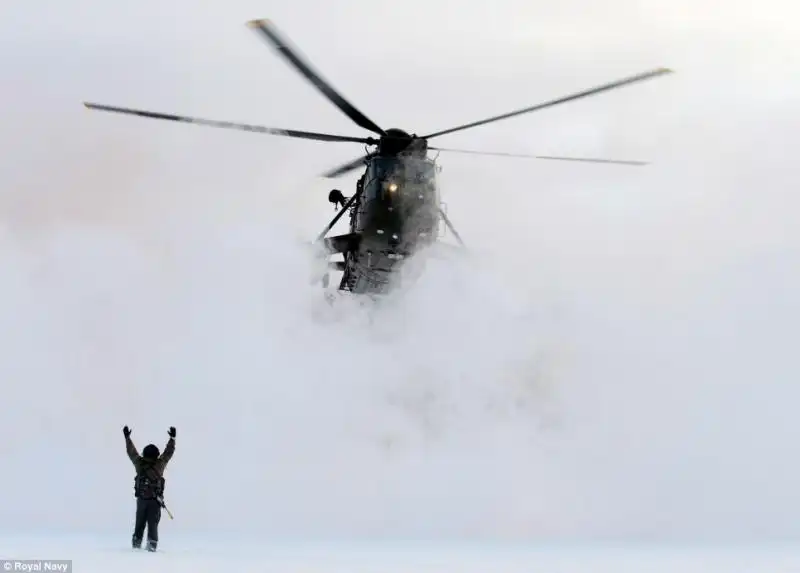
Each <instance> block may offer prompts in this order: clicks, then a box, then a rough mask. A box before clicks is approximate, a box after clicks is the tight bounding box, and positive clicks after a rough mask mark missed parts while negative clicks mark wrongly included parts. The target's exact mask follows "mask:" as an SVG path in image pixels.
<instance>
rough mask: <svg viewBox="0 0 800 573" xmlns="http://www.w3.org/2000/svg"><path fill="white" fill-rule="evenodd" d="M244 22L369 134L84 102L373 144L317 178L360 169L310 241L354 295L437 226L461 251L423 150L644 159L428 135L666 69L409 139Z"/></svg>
mask: <svg viewBox="0 0 800 573" xmlns="http://www.w3.org/2000/svg"><path fill="white" fill-rule="evenodd" d="M248 24H249V25H250V26H251V27H252V28H254V29H255V30H256V31H257V32H259V33H260V34H261V35H262V36H263V37H264V38H265V39H266V40H267V41H268V42H269V43H270V44H271V45H272V46H273V47H274V48H275V49H276V50H277V51H278V52H279V53H280V54H281V55H282V56H283V57H284V58H285V59H286V60H288V62H289V63H291V64H292V65H293V66H294V67H295V69H296V70H297V71H299V72H300V73H301V74H302V75H303V76H304V77H305V78H306V79H307V80H309V81H310V82H311V83H312V84H313V85H314V86H315V87H316V88H317V89H318V90H319V91H320V92H322V93H323V94H324V95H325V96H326V97H327V98H328V99H329V100H330V101H331V102H332V103H333V104H334V105H336V107H338V108H339V109H340V110H341V111H342V112H343V113H344V114H345V115H347V116H348V117H349V118H350V119H351V120H352V121H353V122H355V123H356V125H358V126H359V127H361V128H363V129H366V130H368V131H371V132H373V133H374V134H375V135H376V136H377V137H353V136H342V135H332V134H326V133H317V132H308V131H298V130H289V129H278V128H270V127H263V126H258V125H248V124H242V123H233V122H228V121H217V120H208V119H201V118H194V117H187V116H180V115H173V114H165V113H159V112H151V111H144V110H138V109H131V108H122V107H113V106H107V105H101V104H94V103H84V105H85V106H86V107H88V108H90V109H96V110H101V111H109V112H115V113H124V114H131V115H138V116H141V117H148V118H153V119H162V120H169V121H178V122H183V123H193V124H196V125H206V126H211V127H220V128H227V129H238V130H242V131H251V132H256V133H267V134H271V135H281V136H287V137H296V138H301V139H311V140H317V141H327V142H348V143H362V144H365V145H367V146H373V147H375V148H376V149H375V150H374V151H372V152H369V153H367V154H366V155H364V156H362V157H359V158H357V159H356V160H354V161H351V162H348V163H346V164H344V165H342V166H340V167H338V168H336V169H333V170H331V171H329V172H327V173H325V174H324V175H323V176H324V177H328V178H334V177H340V176H342V175H345V174H347V173H350V172H351V171H353V170H356V169H359V168H364V169H365V171H364V173H363V175H362V176H361V178H360V179H359V180H358V182H357V184H356V189H355V193H354V194H353V195H352V197H350V198H347V197H345V196H344V195H343V194H342V193H341V191H339V190H337V189H334V190H332V191H331V192H330V194H329V196H328V200H329V201H330V202H331V203H333V204H334V205H335V206H336V207H339V208H340V209H339V212H338V213H337V214H336V216H335V217H334V218H333V219H332V220H331V221H330V222H329V223H328V225H326V227H325V228H324V229H323V231H322V232H321V233H320V234H319V236H318V237H317V244H318V245H321V246H322V247H323V252H324V254H325V255H326V256H330V255H335V254H340V255H342V256H343V261H337V262H332V263H330V265H329V266H330V268H332V269H335V270H339V271H342V273H343V275H342V279H341V282H340V284H339V287H338V289H339V290H341V291H349V292H353V293H358V294H379V293H383V292H386V290H387V287H389V286H390V283H391V281H390V279H391V278H392V276H393V274H394V272H395V270H396V268H397V265H398V264H399V263H401V262H402V261H404V260H406V259H408V258H409V257H411V256H413V255H414V254H415V253H416V252H418V251H419V250H420V249H423V248H426V247H430V246H432V245H435V244H437V243H440V242H439V238H440V235H441V231H442V224H444V226H445V227H446V228H447V229H448V230H449V231H450V232H451V233H452V234H453V235H454V237H455V238H456V240H457V241H458V243H459V245H460V247H461V248H463V246H464V244H463V241H462V240H461V237H460V236H459V234H458V232H457V231H456V230H455V228H454V227H453V225H452V223H451V222H450V220H449V219H448V218H447V215H446V214H445V212H444V210H443V209H442V207H441V202H440V197H439V189H438V185H437V183H436V175H437V173H438V166H437V164H436V161H435V159H431V158H430V157H429V156H428V152H429V151H449V152H458V153H472V154H477V155H496V156H506V157H526V158H534V159H556V160H563V161H586V162H593V163H617V164H626V165H644V163H643V162H640V161H619V160H610V159H591V158H573V157H555V156H541V155H524V154H511V153H497V152H485V151H468V150H462V149H449V148H441V147H432V146H429V145H428V140H430V139H432V138H434V137H438V136H441V135H445V134H449V133H453V132H456V131H461V130H464V129H468V128H471V127H477V126H480V125H485V124H488V123H492V122H495V121H500V120H502V119H507V118H510V117H514V116H518V115H522V114H525V113H529V112H532V111H536V110H540V109H544V108H547V107H551V106H554V105H557V104H560V103H564V102H568V101H572V100H576V99H580V98H583V97H587V96H590V95H595V94H598V93H602V92H605V91H609V90H611V89H616V88H619V87H622V86H625V85H628V84H632V83H635V82H640V81H643V80H647V79H650V78H653V77H656V76H660V75H663V74H667V73H671V70H668V69H666V68H658V69H655V70H652V71H649V72H645V73H642V74H637V75H635V76H631V77H628V78H624V79H621V80H618V81H615V82H612V83H609V84H605V85H602V86H599V87H595V88H592V89H589V90H586V91H583V92H579V93H576V94H573V95H569V96H566V97H562V98H558V99H556V100H552V101H549V102H545V103H542V104H538V105H535V106H531V107H527V108H524V109H520V110H517V111H513V112H510V113H506V114H502V115H498V116H495V117H491V118H488V119H484V120H481V121H476V122H472V123H469V124H465V125H460V126H457V127H453V128H450V129H446V130H442V131H438V132H436V133H431V134H428V135H424V136H417V135H415V134H410V133H408V132H406V131H404V130H402V129H396V128H393V129H386V130H384V129H382V128H381V127H380V126H378V125H377V124H376V123H375V122H373V121H372V120H371V119H369V118H368V117H367V116H365V115H364V114H363V113H361V112H360V111H359V110H358V109H356V108H355V107H354V106H353V105H352V104H350V103H349V102H348V101H347V100H345V99H344V98H343V97H342V96H341V95H340V94H339V93H338V92H337V91H336V90H334V89H333V88H332V87H331V85H330V83H328V82H327V81H325V80H323V79H322V78H321V77H320V76H319V74H318V73H316V72H315V71H314V70H313V69H312V68H311V67H310V66H309V65H308V64H307V63H306V62H305V61H304V60H303V59H302V58H301V57H300V56H299V55H298V52H297V50H296V49H294V48H292V47H290V45H289V43H288V42H287V41H286V40H285V39H284V38H282V37H281V35H280V34H279V33H278V31H277V30H276V28H275V26H274V25H273V24H272V23H271V22H269V21H268V20H254V21H251V22H249V23H248ZM346 213H349V215H350V225H349V227H350V228H349V232H348V233H345V234H342V235H337V236H333V237H326V236H325V235H326V234H327V233H328V232H329V231H330V230H331V228H332V227H333V226H334V225H335V224H336V223H337V222H338V221H339V220H340V219H341V217H342V216H344V215H345V214H346ZM328 280H329V276H328V274H327V273H325V274H324V275H323V277H322V283H323V285H324V286H327V284H328Z"/></svg>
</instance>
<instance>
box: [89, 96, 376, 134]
mask: <svg viewBox="0 0 800 573" xmlns="http://www.w3.org/2000/svg"><path fill="white" fill-rule="evenodd" d="M83 105H84V106H86V107H87V108H89V109H94V110H99V111H108V112H113V113H124V114H128V115H138V116H140V117H148V118H151V119H165V120H168V121H178V122H182V123H193V124H196V125H207V126H210V127H222V128H227V129H239V130H241V131H254V132H257V133H268V134H271V135H283V136H286V137H297V138H300V139H314V140H317V141H344V142H350V143H367V144H369V143H371V142H373V140H372V138H364V137H349V136H345V135H330V134H328V133H315V132H312V131H297V130H294V129H277V128H273V127H262V126H260V125H248V124H246V123H233V122H230V121H217V120H213V119H200V118H197V117H188V116H184V115H172V114H168V113H160V112H154V111H144V110H141V109H130V108H125V107H114V106H110V105H101V104H97V103H89V102H84V103H83Z"/></svg>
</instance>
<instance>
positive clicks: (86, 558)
mask: <svg viewBox="0 0 800 573" xmlns="http://www.w3.org/2000/svg"><path fill="white" fill-rule="evenodd" d="M125 542H126V539H124V538H112V537H108V536H103V537H51V538H47V537H21V538H9V537H1V538H0V557H2V558H12V559H18V560H23V559H42V560H45V559H59V560H60V559H71V560H72V561H73V569H72V571H73V573H108V572H111V571H113V572H114V573H138V572H140V571H148V572H151V573H217V572H220V571H225V572H234V571H235V572H243V573H250V572H253V573H257V572H258V573H272V572H275V573H409V572H413V573H489V572H502V573H532V572H537V571H542V572H545V573H644V572H646V573H676V572H681V573H796V572H797V571H800V549H798V548H796V547H795V548H791V547H784V546H780V545H776V546H761V547H759V546H740V547H735V546H730V547H725V546H716V547H715V546H711V547H703V546H700V547H697V546H695V547H692V546H684V547H682V546H658V545H656V546H648V545H642V546H636V545H633V546H629V545H625V544H622V545H609V546H582V545H565V544H555V545H545V546H524V545H513V544H509V545H504V544H495V545H492V544H482V543H474V544H471V543H470V544H466V543H463V544H447V543H438V544H437V543H362V544H357V543H327V544H315V543H282V544H280V543H274V542H269V541H261V542H259V541H256V540H241V539H239V540H235V541H234V540H230V539H216V540H212V539H197V538H194V539H193V538H184V537H171V536H170V535H167V536H166V540H165V542H164V547H163V549H162V550H161V551H159V552H158V553H147V552H144V551H134V550H132V549H129V548H127V547H126V544H125ZM12 570H13V569H12Z"/></svg>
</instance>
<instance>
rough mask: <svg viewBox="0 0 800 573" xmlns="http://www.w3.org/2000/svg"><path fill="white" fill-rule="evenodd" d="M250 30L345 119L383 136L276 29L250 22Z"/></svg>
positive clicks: (381, 130) (258, 22) (263, 23)
mask: <svg viewBox="0 0 800 573" xmlns="http://www.w3.org/2000/svg"><path fill="white" fill-rule="evenodd" d="M247 25H248V26H250V27H251V28H253V29H255V30H257V31H259V32H261V34H262V35H263V36H264V37H265V38H266V39H267V40H269V42H270V43H271V44H272V46H273V47H274V48H275V49H277V51H278V53H280V54H281V55H282V56H283V57H284V58H286V59H287V60H289V62H291V63H292V65H294V67H295V68H297V70H298V71H299V72H300V73H301V74H303V76H304V77H305V78H306V79H307V80H309V81H310V82H311V83H312V84H314V87H316V88H317V89H318V90H319V91H321V92H322V93H323V94H324V95H325V97H327V98H328V99H329V100H330V101H331V102H333V104H334V105H335V106H336V107H338V108H339V109H340V110H342V111H343V112H344V113H345V115H347V117H349V118H350V119H352V120H353V121H354V122H355V123H356V124H357V125H359V126H360V127H363V128H364V129H368V130H369V131H371V132H373V133H377V134H379V135H385V134H386V132H385V131H384V130H383V129H381V128H380V126H378V125H377V124H376V123H375V122H373V121H372V120H371V119H369V118H368V117H367V116H366V115H364V114H363V113H361V112H360V111H359V110H357V109H356V108H355V106H353V105H352V104H351V103H350V102H349V101H347V100H346V99H344V98H343V97H342V96H341V95H340V94H339V93H338V92H337V91H336V90H335V89H333V87H332V86H331V85H330V82H328V81H326V80H324V79H322V77H320V75H319V74H318V73H317V72H316V71H314V70H313V69H312V68H311V66H310V65H308V64H307V63H306V62H304V61H303V60H302V59H301V58H300V56H299V55H298V51H297V49H296V48H292V47H290V45H289V42H288V41H287V40H286V39H285V38H283V37H282V36H281V35H280V34H279V33H278V30H277V29H276V27H275V26H274V25H273V24H272V22H270V21H269V20H251V21H250V22H248V23H247Z"/></svg>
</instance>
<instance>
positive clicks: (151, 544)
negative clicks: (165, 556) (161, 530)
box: [147, 539, 158, 551]
mask: <svg viewBox="0 0 800 573" xmlns="http://www.w3.org/2000/svg"><path fill="white" fill-rule="evenodd" d="M157 547H158V541H153V540H152V539H148V540H147V550H148V551H155V550H156V548H157Z"/></svg>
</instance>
